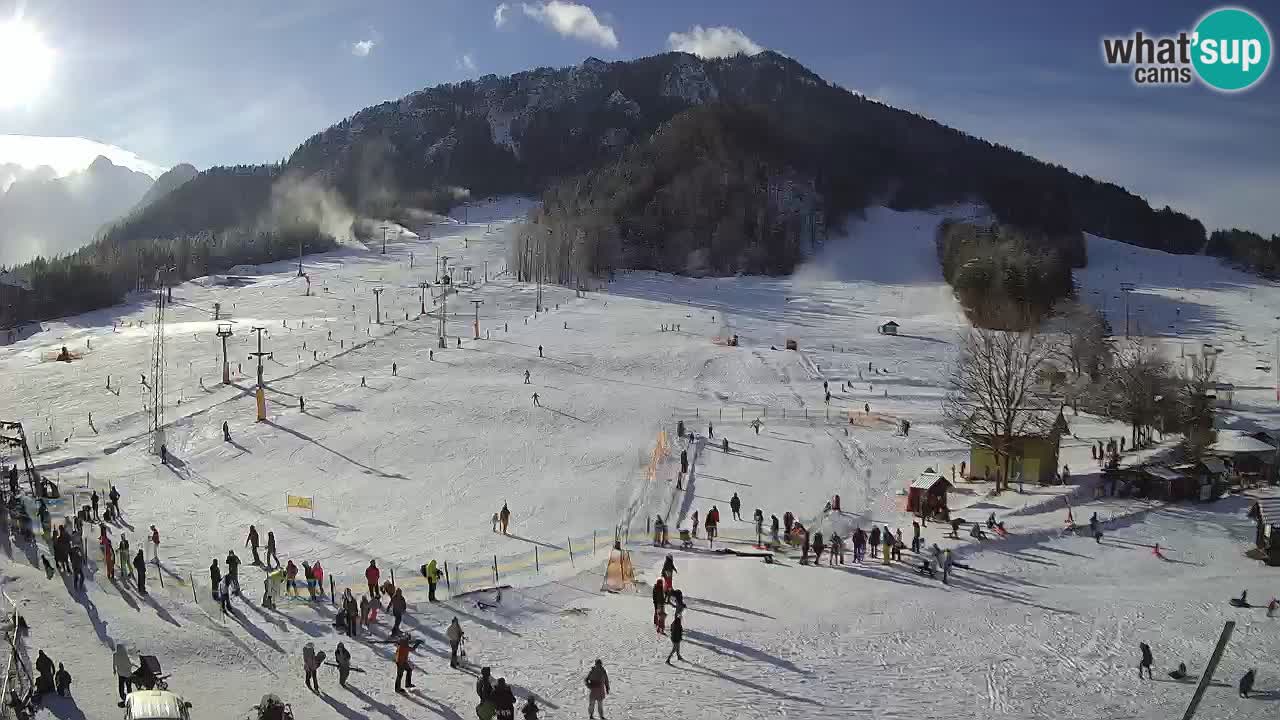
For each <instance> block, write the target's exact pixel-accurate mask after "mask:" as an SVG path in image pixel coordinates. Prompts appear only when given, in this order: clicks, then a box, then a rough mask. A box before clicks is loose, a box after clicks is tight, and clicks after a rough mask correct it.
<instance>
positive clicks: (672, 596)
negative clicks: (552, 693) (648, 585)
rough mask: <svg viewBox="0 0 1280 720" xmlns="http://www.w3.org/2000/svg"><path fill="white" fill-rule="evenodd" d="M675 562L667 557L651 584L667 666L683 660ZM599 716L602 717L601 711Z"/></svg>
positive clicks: (681, 602) (681, 613)
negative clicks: (670, 614)
mask: <svg viewBox="0 0 1280 720" xmlns="http://www.w3.org/2000/svg"><path fill="white" fill-rule="evenodd" d="M675 574H676V562H675V560H674V559H673V558H672V557H671V556H670V555H668V556H667V559H666V560H664V561H663V562H662V572H661V575H660V577H659V578H658V579H657V580H655V581H654V583H653V626H654V628H656V629H657V631H658V634H659V635H666V636H667V637H668V638H670V640H671V652H669V653H667V664H668V665H670V664H671V658H673V657H674V658H676V659H677V660H684V657H683V656H682V655H681V654H680V643H681V642H682V641H683V640H684V610H685V604H684V591H682V590H678V589H676V588H675V586H674V585H675ZM668 605H670V606H671V608H672V612H673V613H674V614H675V617H674V618H673V619H672V620H671V627H670V629H669V630H668V628H667V606H668ZM600 716H601V717H604V711H603V710H601V712H600Z"/></svg>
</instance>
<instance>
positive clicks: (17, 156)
mask: <svg viewBox="0 0 1280 720" xmlns="http://www.w3.org/2000/svg"><path fill="white" fill-rule="evenodd" d="M99 155H102V156H103V157H105V158H107V159H108V160H110V161H111V162H113V163H115V164H116V165H121V166H123V167H127V168H129V169H130V170H137V171H138V172H141V173H146V174H148V175H150V176H151V177H159V176H160V174H161V173H163V172H164V171H165V169H166V168H163V167H161V166H159V165H157V164H155V163H152V162H148V161H146V160H144V159H142V158H140V157H138V156H137V155H136V154H135V153H133V152H130V151H129V150H125V149H124V148H120V147H117V146H115V145H107V144H106V143H100V142H95V141H93V140H87V139H85V138H81V137H46V136H38V135H0V164H3V163H14V164H16V165H21V166H23V167H26V168H35V167H39V166H41V165H48V166H49V167H51V168H53V171H54V172H55V173H57V174H58V175H60V176H61V175H69V174H71V173H73V172H77V171H79V170H83V169H85V168H87V167H89V163H91V162H93V160H94V158H96V157H98V156H99Z"/></svg>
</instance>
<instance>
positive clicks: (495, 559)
mask: <svg viewBox="0 0 1280 720" xmlns="http://www.w3.org/2000/svg"><path fill="white" fill-rule="evenodd" d="M493 584H494V585H497V584H498V556H497V555H494V556H493Z"/></svg>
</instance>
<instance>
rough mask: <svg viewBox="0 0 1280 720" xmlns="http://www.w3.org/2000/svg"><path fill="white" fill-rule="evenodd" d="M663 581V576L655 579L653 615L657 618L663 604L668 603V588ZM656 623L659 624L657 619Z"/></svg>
mask: <svg viewBox="0 0 1280 720" xmlns="http://www.w3.org/2000/svg"><path fill="white" fill-rule="evenodd" d="M662 581H663V578H658V579H657V580H654V581H653V615H654V617H655V618H656V617H657V615H658V610H660V609H662V606H663V605H666V604H667V593H666V588H665V587H664V585H663V582H662ZM654 624H655V625H656V624H657V620H656V619H655V620H654Z"/></svg>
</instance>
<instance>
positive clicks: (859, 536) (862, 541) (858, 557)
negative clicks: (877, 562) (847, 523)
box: [853, 528, 867, 563]
mask: <svg viewBox="0 0 1280 720" xmlns="http://www.w3.org/2000/svg"><path fill="white" fill-rule="evenodd" d="M866 552H867V534H866V533H864V532H862V528H855V529H854V531H853V561H854V562H856V563H860V562H862V558H864V557H866Z"/></svg>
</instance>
